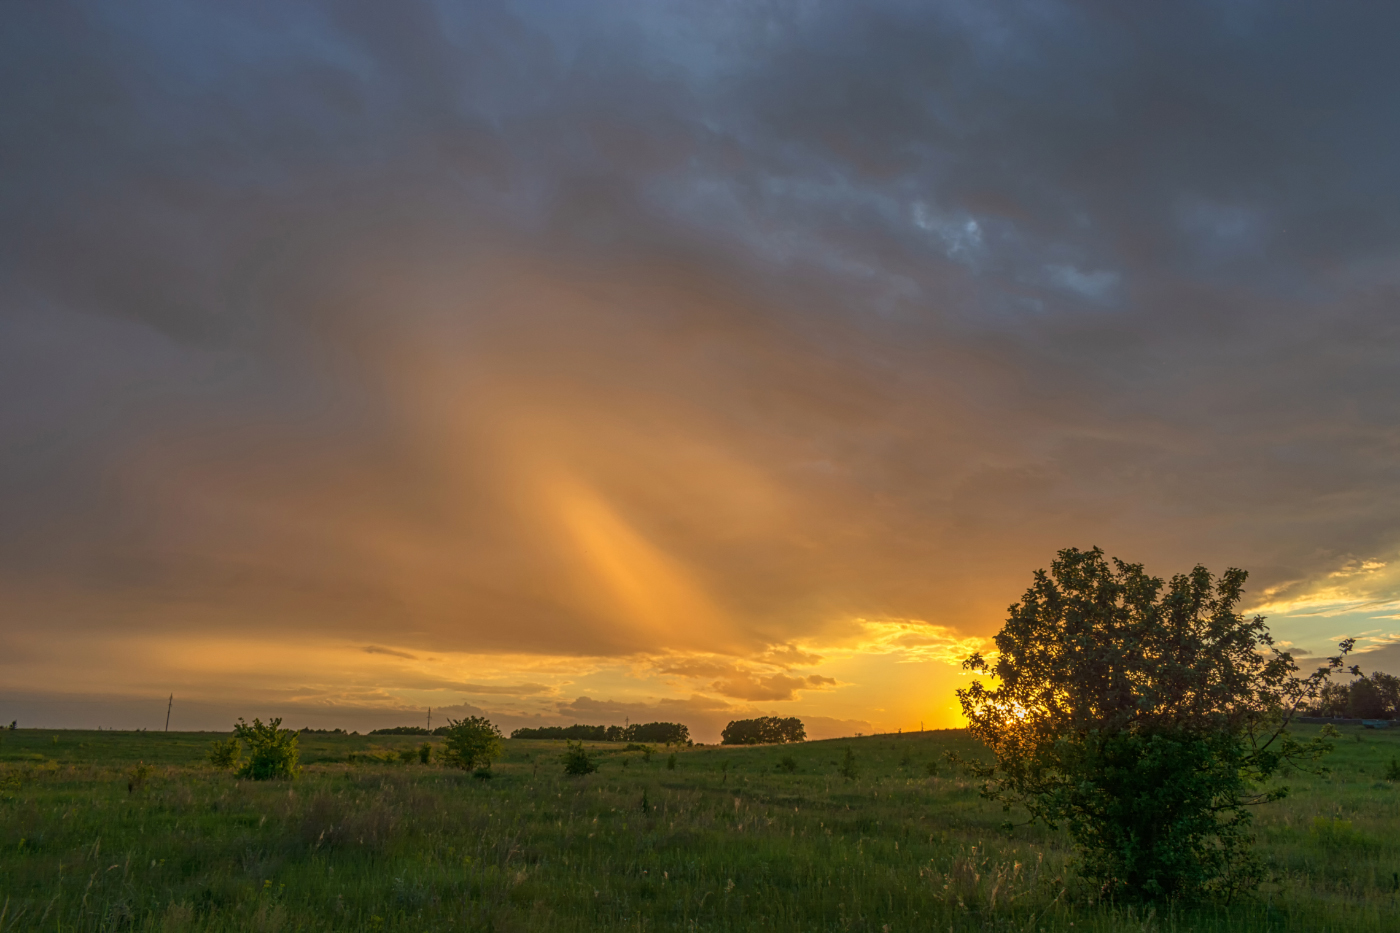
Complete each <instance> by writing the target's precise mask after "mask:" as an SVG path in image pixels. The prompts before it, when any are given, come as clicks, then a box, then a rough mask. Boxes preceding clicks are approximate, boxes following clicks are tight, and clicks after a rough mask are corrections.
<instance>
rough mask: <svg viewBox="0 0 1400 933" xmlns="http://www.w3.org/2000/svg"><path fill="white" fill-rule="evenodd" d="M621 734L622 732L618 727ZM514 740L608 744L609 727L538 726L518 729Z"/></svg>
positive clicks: (576, 724)
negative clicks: (562, 740)
mask: <svg viewBox="0 0 1400 933" xmlns="http://www.w3.org/2000/svg"><path fill="white" fill-rule="evenodd" d="M612 728H614V729H617V730H618V733H619V734H620V733H621V732H622V730H621V729H620V728H618V727H617V726H613V727H612ZM510 737H511V738H512V739H564V740H569V739H572V740H574V741H583V742H606V741H607V740H608V727H607V726H583V725H579V724H578V723H575V724H574V725H572V726H536V727H533V728H531V727H526V728H521V729H516V730H515V731H514V732H512V733H511V734H510Z"/></svg>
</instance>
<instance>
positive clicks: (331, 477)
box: [0, 2, 1400, 695]
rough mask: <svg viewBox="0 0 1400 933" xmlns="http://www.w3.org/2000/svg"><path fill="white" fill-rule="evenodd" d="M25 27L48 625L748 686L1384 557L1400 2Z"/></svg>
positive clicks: (32, 620) (14, 345)
mask: <svg viewBox="0 0 1400 933" xmlns="http://www.w3.org/2000/svg"><path fill="white" fill-rule="evenodd" d="M3 17H4V19H5V24H6V25H5V28H4V29H3V30H0V140H3V142H0V276H2V278H0V301H3V310H2V311H0V315H2V316H0V438H3V440H0V444H3V448H2V449H3V459H0V513H2V514H3V518H4V520H3V523H0V562H2V563H3V568H4V578H3V586H4V587H5V591H6V595H7V602H8V605H9V606H10V609H9V610H8V611H9V612H10V613H12V614H13V617H14V618H17V619H20V620H22V621H24V622H26V623H29V624H31V625H35V626H48V627H51V628H52V629H53V630H54V631H56V632H57V631H60V630H63V631H68V630H74V629H77V630H86V631H93V630H97V631H112V630H126V629H128V628H129V629H137V630H139V629H144V628H152V627H155V628H162V627H187V628H195V629H200V628H223V627H231V626H240V625H241V626H250V627H255V628H256V627H259V626H264V627H267V628H269V629H271V630H274V631H275V630H278V629H280V628H282V627H285V626H288V625H296V626H300V627H302V628H304V629H308V630H317V631H335V632H346V633H350V632H353V633H355V634H353V635H351V636H350V637H354V638H356V639H357V640H359V641H360V643H363V642H366V641H374V642H380V641H391V640H392V642H393V643H394V644H404V645H414V646H418V647H421V648H423V649H425V650H428V649H431V648H432V647H434V646H435V645H444V644H445V645H448V646H450V647H457V648H461V647H463V646H473V647H484V648H487V649H491V650H541V651H559V652H563V653H576V654H609V653H614V654H615V653H627V652H633V651H638V650H649V649H655V650H663V649H669V648H676V647H680V648H684V647H701V648H711V647H714V648H717V649H719V650H726V651H740V650H749V649H752V648H754V647H755V646H762V645H764V644H783V643H785V642H787V641H789V640H792V639H797V638H800V637H801V636H802V635H804V634H805V633H807V632H808V631H810V630H811V629H812V628H813V627H814V626H817V625H819V624H820V623H821V622H822V621H823V620H825V619H828V618H832V617H836V616H841V617H845V616H849V615H853V614H854V615H866V616H870V617H876V616H880V615H882V614H887V615H894V616H900V617H910V618H923V619H930V620H941V621H945V622H948V623H950V624H954V625H958V626H963V627H972V628H975V629H977V630H980V631H985V630H986V629H988V628H991V627H994V625H995V621H996V614H997V613H998V612H999V610H1000V608H1001V607H1002V606H1004V605H1005V603H1006V602H1008V601H1009V600H1010V599H1013V598H1015V596H1016V594H1018V593H1019V592H1020V590H1021V588H1022V587H1023V586H1024V584H1025V582H1026V579H1027V577H1028V571H1029V570H1030V569H1032V567H1034V566H1040V565H1043V564H1044V563H1046V562H1047V561H1048V558H1049V556H1050V555H1051V553H1052V552H1053V550H1054V549H1055V548H1057V547H1061V546H1067V545H1070V544H1080V545H1087V544H1090V543H1094V542H1098V543H1101V544H1104V545H1105V546H1106V547H1108V548H1109V549H1110V550H1111V551H1113V552H1114V553H1119V554H1122V555H1123V556H1125V557H1128V558H1135V559H1144V560H1148V561H1149V562H1150V563H1149V566H1150V567H1152V566H1153V563H1152V562H1156V563H1157V564H1165V565H1166V566H1163V567H1161V569H1162V570H1172V569H1184V567H1185V566H1186V565H1187V564H1189V563H1190V562H1194V561H1196V560H1202V561H1206V562H1208V563H1210V564H1211V565H1212V566H1217V567H1219V566H1222V565H1224V564H1226V563H1234V564H1240V565H1243V566H1246V567H1251V568H1254V569H1255V570H1256V571H1257V576H1256V579H1257V580H1258V583H1259V585H1261V586H1262V585H1264V584H1282V583H1285V582H1288V581H1299V580H1306V579H1308V578H1310V577H1311V576H1316V575H1318V574H1325V573H1326V572H1327V571H1328V570H1329V569H1330V568H1332V567H1333V566H1335V565H1337V564H1338V563H1340V562H1341V561H1344V560H1346V559H1347V558H1349V557H1355V556H1362V557H1369V556H1374V555H1378V554H1389V553H1390V552H1392V551H1393V550H1394V549H1395V547H1396V546H1397V544H1400V541H1397V540H1396V534H1395V531H1394V529H1395V527H1396V520H1397V518H1400V498H1397V495H1396V478H1397V477H1396V472H1395V471H1396V467H1395V464H1396V463H1397V453H1400V451H1397V440H1400V437H1397V431H1396V424H1397V411H1396V404H1397V393H1396V391H1395V389H1394V386H1395V385H1397V384H1400V371H1397V370H1400V363H1398V362H1397V361H1400V354H1397V352H1396V350H1397V343H1398V342H1400V341H1398V340H1397V337H1398V336H1400V335H1397V332H1396V328H1397V326H1400V325H1397V322H1396V321H1397V319H1396V315H1395V308H1396V300H1397V283H1400V265H1397V237H1400V227H1397V223H1398V222H1397V220H1396V218H1397V217H1400V203H1397V200H1400V186H1396V185H1395V184H1394V183H1393V180H1392V179H1391V177H1390V176H1391V174H1392V171H1393V170H1392V168H1391V167H1392V166H1393V165H1394V164H1395V163H1396V159H1397V156H1400V151H1397V150H1400V139H1397V135H1398V134H1400V125H1397V119H1396V113H1397V109H1396V106H1395V104H1396V98H1397V88H1398V87H1400V85H1397V81H1400V62H1397V59H1396V57H1395V56H1394V55H1393V54H1391V51H1390V49H1389V47H1388V46H1389V43H1390V37H1391V36H1393V35H1394V32H1395V27H1396V25H1400V23H1397V20H1400V13H1398V12H1397V11H1396V10H1395V8H1394V7H1393V6H1392V5H1386V4H1359V3H1358V4H1345V5H1335V4H1334V5H1325V6H1324V5H1301V4H1270V5H1265V4H1251V3H1244V2H1237V3H1215V4H1193V3H1176V4H1170V5H1166V4H1162V5H1154V6H1141V5H1139V6H1131V7H1128V6H1123V5H1120V4H1107V3H1104V4H1098V3H1083V4H1054V3H1039V4H1029V3H1028V4H997V3H986V2H975V3H973V2H969V3H962V4H958V3H947V4H935V5H931V4H921V3H910V4H896V3H861V4H782V3H764V4H738V3H735V4H725V3H722V4H703V5H701V4H675V5H663V4H647V5H634V4H557V5H550V4H493V3H470V4H462V5H442V6H433V5H427V4H411V3H401V4H393V5H386V4H369V3H364V4H356V3H331V4H324V5H294V6H289V5H285V4H265V5H239V6H220V5H213V4H208V5H190V4H175V3H171V4H161V3H144V4H141V3H123V4H107V5H96V4H93V5H73V6H65V5H61V4H28V5H17V6H13V7H11V8H9V9H7V10H6V11H5V12H4V14H3ZM566 468H567V469H566ZM531 471H535V472H531ZM551 471H563V472H564V473H567V474H568V475H567V477H566V479H567V482H565V481H564V480H563V479H559V478H558V477H557V476H556V475H555V472H551ZM536 474H538V476H537V475H536ZM522 477H536V478H535V479H532V480H529V482H530V483H534V484H535V485H529V484H528V483H527V484H526V485H527V486H528V488H526V489H524V490H523V491H518V493H519V495H518V498H521V499H522V500H528V501H529V502H531V503H538V502H553V503H555V505H554V506H551V508H553V509H555V511H556V512H557V513H558V515H559V516H562V518H559V517H557V516H556V518H551V521H554V523H555V524H551V525H549V526H548V527H545V524H547V523H545V520H544V519H540V522H541V523H542V524H541V525H540V526H539V527H535V526H534V525H532V524H531V522H532V521H533V520H534V519H533V518H532V517H531V515H532V514H533V513H531V512H530V508H532V507H533V506H530V507H527V506H524V505H517V504H513V503H515V498H513V497H515V496H516V492H517V490H516V484H518V483H526V479H522ZM579 489H582V490H583V491H582V492H580V491H578V490H579ZM550 496H553V497H554V498H550ZM707 497H708V498H707ZM745 497H747V498H745ZM556 525H557V526H558V527H556ZM559 528H563V529H564V531H562V532H561V531H560V530H559ZM600 529H601V530H600ZM561 535H562V536H563V538H564V539H566V540H567V541H568V542H569V543H568V545H567V547H566V546H565V545H559V546H558V547H557V548H555V547H553V545H552V544H550V542H553V541H555V540H556V539H559V538H560V537H561ZM571 535H572V536H573V537H570V536H571ZM592 535H598V536H601V537H598V538H597V539H595V538H593V537H590V536H592ZM600 547H602V548H605V549H607V548H611V549H612V550H611V551H609V552H608V553H610V554H613V555H614V556H616V555H625V556H626V557H627V559H628V560H629V561H632V562H633V563H637V562H640V563H639V564H638V566H642V567H646V568H648V569H647V571H646V573H645V576H646V577H647V579H648V580H651V581H655V580H656V579H662V580H664V581H666V582H665V588H664V591H663V592H661V595H658V596H655V597H654V598H655V599H657V600H662V601H663V602H665V601H670V602H668V603H667V604H670V603H674V602H676V601H680V602H686V603H688V604H693V605H692V607H691V609H689V610H687V611H688V612H689V613H690V614H689V615H687V616H686V617H685V621H684V622H683V623H680V622H678V623H676V624H675V625H674V626H673V627H672V628H669V629H667V628H664V627H663V628H660V629H659V628H657V626H656V624H655V623H656V620H655V619H654V618H653V616H654V615H655V612H654V611H653V608H651V606H652V604H651V603H650V602H648V600H649V599H652V598H653V597H650V596H648V597H646V598H641V597H637V598H635V599H633V601H632V602H631V603H627V607H626V608H627V612H630V613H632V615H633V616H634V618H633V619H632V622H631V623H630V627H629V625H622V626H618V625H614V624H612V622H611V621H610V619H611V617H610V616H609V612H610V610H609V609H608V608H607V606H609V605H612V604H611V603H607V601H606V600H602V597H596V598H595V596H594V595H592V594H591V593H586V592H584V591H583V588H584V584H582V583H580V584H578V585H577V586H575V585H574V584H573V583H567V582H563V583H561V582H559V581H561V580H565V581H567V580H568V579H570V577H569V574H571V573H576V572H578V570H577V568H578V566H579V561H578V559H576V555H575V554H574V552H575V551H578V552H581V553H588V554H595V555H596V554H598V553H600V552H599V550H598V549H599V548H600ZM552 548H553V549H552ZM619 559H621V558H619ZM609 560H611V559H609ZM615 563H616V562H615V561H613V562H609V561H603V562H602V563H600V564H599V565H598V566H597V567H595V568H594V569H593V571H591V572H593V573H595V575H600V576H602V577H606V576H607V574H608V573H609V572H611V571H610V569H609V568H614V564H615ZM614 569H615V568H614ZM637 572H638V573H641V571H637ZM608 585H609V586H611V587H612V590H611V591H610V592H611V593H612V595H610V596H609V597H608V599H612V600H614V601H616V600H619V599H620V600H622V601H623V602H624V603H626V601H627V599H632V598H633V597H632V596H628V595H627V594H629V593H631V590H630V589H629V587H631V586H632V581H630V579H627V578H625V574H624V577H623V578H618V579H613V580H611V582H610V583H609V584H608ZM618 593H621V594H623V595H622V596H618V595H617V594H618ZM634 595H635V594H634ZM600 600H602V601H601V602H600ZM605 603H606V605H605ZM989 612H990V615H988V613H989ZM590 620H591V621H590ZM722 620H728V622H729V623H731V625H730V627H729V628H726V626H725V625H724V624H722ZM696 633H708V634H705V637H704V638H702V637H700V635H697V634H696ZM390 636H392V639H391V637H390ZM687 639H690V640H689V641H688V640H687ZM706 639H708V641H706ZM701 642H705V643H704V644H701ZM366 650H378V649H366ZM389 650H391V651H393V650H398V649H389ZM773 690H775V691H778V692H782V691H783V690H786V691H787V692H788V693H789V694H790V693H791V690H792V686H791V685H789V684H787V683H786V682H784V683H782V684H778V685H777V686H775V687H773ZM775 695H776V694H775Z"/></svg>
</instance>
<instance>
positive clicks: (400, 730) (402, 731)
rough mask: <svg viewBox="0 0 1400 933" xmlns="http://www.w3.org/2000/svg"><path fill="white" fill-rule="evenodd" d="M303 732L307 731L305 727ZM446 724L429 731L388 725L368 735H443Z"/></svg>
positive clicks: (422, 728)
mask: <svg viewBox="0 0 1400 933" xmlns="http://www.w3.org/2000/svg"><path fill="white" fill-rule="evenodd" d="M302 731H303V732H305V731H307V730H305V729H303V730H302ZM446 732H447V727H446V726H439V727H438V728H436V729H433V730H432V731H431V732H430V731H428V730H427V729H425V728H424V727H423V726H390V727H389V728H388V729H371V730H370V731H369V733H368V734H369V735H444V734H445V733H446Z"/></svg>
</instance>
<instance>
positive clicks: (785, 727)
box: [720, 716, 807, 745]
mask: <svg viewBox="0 0 1400 933" xmlns="http://www.w3.org/2000/svg"><path fill="white" fill-rule="evenodd" d="M806 739H807V729H806V727H804V726H803V725H802V720H800V719H798V718H797V717H795V716H791V717H788V718H787V719H781V718H779V717H777V716H760V717H758V718H757V719H736V720H734V721H733V722H731V723H730V724H729V725H727V726H725V727H724V732H722V733H720V742H721V744H723V745H781V744H784V743H786V742H803V741H806Z"/></svg>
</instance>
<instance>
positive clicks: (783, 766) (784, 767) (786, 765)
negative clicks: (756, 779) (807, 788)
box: [778, 755, 797, 774]
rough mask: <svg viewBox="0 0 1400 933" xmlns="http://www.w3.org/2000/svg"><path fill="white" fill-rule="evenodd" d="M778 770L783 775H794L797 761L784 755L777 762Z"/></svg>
mask: <svg viewBox="0 0 1400 933" xmlns="http://www.w3.org/2000/svg"><path fill="white" fill-rule="evenodd" d="M778 770H779V771H781V772H783V773H784V774H796V773H797V760H796V759H795V758H793V757H792V756H791V755H784V756H783V757H782V759H781V760H779V762H778Z"/></svg>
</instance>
